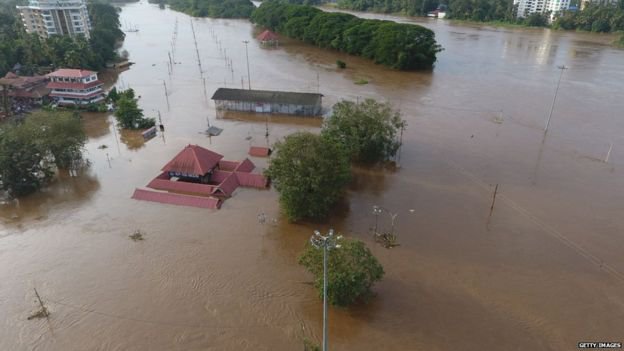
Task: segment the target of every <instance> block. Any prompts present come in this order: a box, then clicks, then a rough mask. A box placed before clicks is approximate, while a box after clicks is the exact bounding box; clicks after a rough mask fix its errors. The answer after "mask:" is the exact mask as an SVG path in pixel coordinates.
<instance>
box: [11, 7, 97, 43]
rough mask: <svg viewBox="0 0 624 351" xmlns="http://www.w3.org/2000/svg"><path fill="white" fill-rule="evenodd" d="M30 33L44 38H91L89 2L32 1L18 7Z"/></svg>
mask: <svg viewBox="0 0 624 351" xmlns="http://www.w3.org/2000/svg"><path fill="white" fill-rule="evenodd" d="M17 8H18V9H19V11H20V14H21V15H22V21H23V22H24V27H25V28H26V32H28V33H36V34H38V35H39V36H40V37H42V38H48V37H50V36H53V35H69V36H76V35H84V36H85V37H86V38H87V39H88V38H89V31H90V30H91V22H90V21H89V13H88V11H87V0H30V1H29V3H28V6H17Z"/></svg>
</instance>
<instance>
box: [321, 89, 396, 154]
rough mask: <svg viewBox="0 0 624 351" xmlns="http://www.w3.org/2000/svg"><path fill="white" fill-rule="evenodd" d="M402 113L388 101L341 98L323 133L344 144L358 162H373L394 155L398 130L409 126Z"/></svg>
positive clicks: (333, 141) (324, 135)
mask: <svg viewBox="0 0 624 351" xmlns="http://www.w3.org/2000/svg"><path fill="white" fill-rule="evenodd" d="M406 125H407V124H406V122H405V121H404V120H403V119H401V114H400V113H399V112H398V111H395V110H394V109H393V108H392V106H391V105H390V104H389V103H380V102H377V101H375V100H373V99H366V100H364V101H362V102H360V103H354V102H353V101H341V102H339V103H337V104H335V105H334V106H333V113H332V115H331V116H330V117H329V118H328V119H326V120H325V123H324V125H323V130H322V132H321V133H322V135H323V137H324V138H326V139H328V140H331V142H332V143H339V144H341V145H342V146H343V147H344V148H345V149H346V150H347V151H348V153H349V156H350V157H351V160H353V161H355V162H364V163H374V162H381V161H386V160H388V159H389V158H391V157H393V156H394V155H395V154H396V152H397V150H398V148H399V146H400V145H399V141H398V140H397V139H398V138H397V137H398V133H399V131H400V130H401V128H404V127H405V126H406Z"/></svg>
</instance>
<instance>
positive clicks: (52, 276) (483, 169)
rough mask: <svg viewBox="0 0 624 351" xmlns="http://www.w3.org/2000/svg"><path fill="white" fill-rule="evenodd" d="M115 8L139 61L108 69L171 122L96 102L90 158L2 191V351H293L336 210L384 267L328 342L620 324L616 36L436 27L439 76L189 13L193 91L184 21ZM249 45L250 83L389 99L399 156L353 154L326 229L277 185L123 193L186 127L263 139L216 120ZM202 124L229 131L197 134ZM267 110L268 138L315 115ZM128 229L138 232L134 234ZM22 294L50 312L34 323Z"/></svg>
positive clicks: (242, 146) (535, 346)
mask: <svg viewBox="0 0 624 351" xmlns="http://www.w3.org/2000/svg"><path fill="white" fill-rule="evenodd" d="M121 16H122V23H125V22H130V23H132V25H133V26H136V27H137V28H139V29H140V32H138V33H128V35H127V38H126V40H125V43H124V48H125V49H126V50H128V52H129V54H130V57H131V60H132V61H133V62H136V64H135V65H134V66H132V69H130V70H128V71H125V72H123V73H121V74H120V76H119V79H118V80H117V81H116V83H115V84H116V85H117V86H118V87H132V88H134V89H135V90H136V91H137V94H138V95H140V96H141V99H140V105H141V107H142V108H143V109H144V110H145V112H146V113H147V114H149V115H152V116H155V115H156V112H155V110H160V112H161V114H162V119H163V123H164V124H165V127H166V133H165V134H164V136H163V137H158V138H156V139H153V140H151V141H149V142H147V143H143V142H141V140H140V138H138V137H137V135H132V133H120V132H119V131H117V130H116V129H115V124H114V121H113V119H112V118H111V117H110V116H106V115H98V114H90V115H85V117H84V125H85V128H86V130H87V133H88V135H89V143H88V145H87V157H88V158H89V159H90V160H91V162H92V166H91V170H90V171H89V172H88V173H87V174H84V175H81V176H79V177H69V176H62V177H60V178H59V179H58V180H57V181H56V182H55V183H54V184H52V185H51V186H50V187H49V188H48V189H46V190H45V191H43V192H41V193H39V194H37V195H34V196H31V197H28V198H24V199H21V201H20V202H19V204H16V203H11V204H5V205H3V206H2V207H1V208H0V220H1V228H0V349H1V350H300V349H301V348H302V346H301V345H302V343H301V340H302V338H303V337H304V336H305V337H308V338H311V339H313V340H319V339H320V336H321V316H322V313H321V301H320V300H319V298H318V296H317V294H316V293H315V291H314V290H313V289H312V287H311V286H310V285H309V284H308V283H309V282H310V281H311V278H310V276H309V275H308V274H307V273H306V272H305V271H304V269H302V268H301V267H299V266H298V265H297V264H296V257H297V255H298V253H299V252H300V250H301V248H302V247H303V245H304V243H305V242H306V240H307V239H308V237H309V236H310V235H311V234H312V231H313V230H314V229H317V228H318V229H321V230H327V229H328V228H329V227H333V228H336V229H338V230H340V231H341V232H343V233H345V234H346V235H349V236H352V237H355V238H358V239H361V240H364V241H366V242H367V243H368V245H369V246H370V247H371V249H372V250H373V252H374V253H375V255H377V257H378V258H379V259H380V260H381V262H382V264H383V265H384V267H385V270H386V276H385V278H384V280H383V281H382V282H380V283H379V284H378V285H376V287H375V292H376V293H377V296H376V297H375V298H374V299H373V300H372V301H371V302H370V303H369V304H368V305H362V306H356V307H352V308H349V309H336V308H332V309H331V310H330V319H329V322H330V328H329V330H330V345H331V347H332V350H572V349H575V348H576V345H577V343H578V342H580V341H624V332H623V330H624V328H623V326H624V294H623V292H624V255H622V248H624V216H622V210H623V207H624V206H623V204H624V177H622V173H621V172H622V171H624V169H623V166H624V118H623V115H622V111H623V110H624V99H622V90H623V89H622V88H623V84H624V51H622V50H618V49H614V48H612V47H611V46H609V42H610V41H611V40H612V39H613V37H612V36H600V35H592V34H582V33H568V32H556V31H550V30H543V29H535V30H534V29H505V28H493V27H489V26H466V25H455V24H452V23H450V22H447V21H437V22H436V21H426V22H422V24H423V25H425V26H427V27H429V28H431V29H433V30H434V31H435V32H436V36H437V39H438V41H439V42H440V44H442V45H443V46H444V48H445V50H444V51H443V52H441V53H440V55H439V61H438V63H437V65H436V68H435V70H434V71H433V72H422V73H406V72H395V71H392V70H389V69H386V68H384V67H381V66H377V65H374V64H373V63H371V62H369V61H366V60H362V59H359V58H355V57H350V56H346V55H342V54H339V53H335V52H331V51H325V50H320V49H317V48H315V47H311V46H308V45H304V44H302V43H298V42H294V41H291V40H286V39H285V40H283V43H282V45H281V46H280V47H279V48H277V49H273V50H267V49H263V48H261V47H260V46H259V45H258V43H257V42H256V41H255V40H254V34H255V33H257V30H256V29H254V27H253V26H252V25H251V24H250V23H249V22H247V21H244V20H213V19H194V20H193V23H194V26H195V30H196V32H197V37H198V46H199V52H200V55H201V58H202V67H203V70H204V75H205V77H206V78H207V79H206V86H207V97H208V99H206V98H205V97H204V93H203V84H202V82H201V81H200V79H199V78H198V76H199V71H198V65H197V60H196V53H195V49H194V46H193V41H192V35H191V26H190V21H191V20H190V18H189V17H188V16H186V15H184V14H181V13H177V12H173V11H169V10H160V9H158V7H157V6H155V5H149V4H147V3H135V4H129V5H124V6H123V11H122V13H121ZM363 16H366V17H375V18H392V19H396V20H401V21H405V19H403V18H395V17H387V16H380V15H370V14H366V15H363ZM176 20H177V21H178V32H179V33H178V38H177V41H176V43H175V61H176V65H175V66H174V68H173V73H172V74H171V75H169V74H168V69H167V65H166V62H167V60H168V58H167V52H168V51H169V50H171V38H172V35H173V30H174V26H175V22H176ZM213 32H214V34H215V35H216V37H217V38H218V40H220V41H221V45H222V47H223V49H224V51H225V52H226V53H225V54H226V55H227V56H228V57H229V58H231V59H232V62H233V72H232V71H231V70H228V69H227V67H226V64H225V60H224V59H223V54H222V53H221V52H220V51H219V49H218V46H217V44H216V43H215V40H214V39H213V36H212V33H213ZM243 40H250V41H251V42H250V44H249V57H250V66H251V67H250V69H251V86H252V87H253V88H262V89H278V90H295V91H313V92H314V91H316V90H317V89H318V90H319V91H320V92H321V93H322V94H324V95H325V99H324V105H325V106H326V107H330V106H331V105H332V104H333V103H335V102H337V101H339V100H340V99H343V98H346V99H353V100H356V99H359V98H367V97H372V98H376V99H381V100H388V101H390V102H392V103H393V104H395V105H396V106H397V107H400V109H401V111H402V112H403V115H404V116H405V118H406V119H407V121H408V123H409V127H408V129H407V130H406V131H405V134H404V136H403V141H404V147H403V149H402V152H401V158H400V165H401V167H400V168H399V169H398V170H395V171H390V170H376V169H356V170H355V171H354V174H355V181H354V183H353V185H352V186H351V188H350V189H349V191H348V194H347V196H346V198H345V200H344V201H343V203H342V204H341V205H340V206H339V208H338V209H337V210H336V213H335V214H334V215H333V216H332V218H331V219H330V220H329V221H328V223H327V224H323V225H317V224H289V223H288V222H286V221H285V220H284V218H283V217H282V216H281V215H280V214H279V208H278V204H277V194H276V193H275V191H274V190H268V191H255V190H251V189H243V188H240V189H239V190H237V191H236V193H235V195H234V196H233V197H232V198H231V199H229V200H227V201H226V202H225V204H224V206H223V208H222V209H221V210H219V211H208V210H204V209H196V208H188V207H178V206H170V205H164V204H157V203H149V202H140V201H135V200H132V199H130V196H131V194H132V192H133V190H134V189H135V187H142V186H144V185H145V184H146V183H147V182H148V181H149V180H150V179H152V178H153V177H154V176H155V175H157V174H158V172H159V169H160V168H161V167H162V165H163V164H164V163H165V162H167V161H168V160H169V159H170V158H171V157H172V156H174V155H175V154H176V153H177V152H178V151H179V150H180V148H182V147H183V146H185V145H186V144H188V143H197V144H200V145H202V146H205V147H208V148H210V149H212V150H215V151H217V152H220V153H222V154H224V155H225V156H226V158H227V159H233V160H237V159H243V158H244V157H246V152H247V149H248V147H249V145H250V144H251V145H266V142H267V141H266V140H265V138H264V134H265V121H264V119H263V118H262V117H260V118H258V116H255V117H254V116H245V115H239V116H231V115H230V116H227V118H219V119H217V118H215V110H214V106H213V104H212V102H211V101H209V98H210V96H211V95H212V93H213V92H214V91H215V89H216V88H218V87H220V86H224V85H226V86H228V87H239V86H241V77H243V79H244V80H245V84H246V83H247V81H246V77H245V76H246V64H245V46H244V44H243V43H242V41H243ZM338 58H340V59H341V60H343V61H345V62H347V67H348V68H347V69H345V70H337V69H336V68H335V61H336V59H338ZM562 64H565V65H566V66H568V67H569V69H567V70H566V71H565V72H564V74H563V78H562V81H561V87H560V89H559V96H558V99H557V102H556V104H555V106H554V112H553V116H552V122H551V124H550V129H549V132H548V134H547V136H546V137H545V138H544V133H543V127H544V123H545V121H546V117H547V115H548V112H549V110H550V106H551V102H552V99H553V95H554V93H555V87H556V83H557V79H558V77H559V70H558V69H557V66H558V65H562ZM317 75H318V79H317ZM360 78H364V79H366V80H368V81H369V83H368V84H367V85H356V84H354V81H356V80H358V79H360ZM110 79H113V81H114V77H112V78H110ZM163 80H164V81H165V83H166V85H167V89H168V95H169V97H168V99H169V106H170V107H169V108H168V107H167V100H166V98H165V94H164V88H163ZM207 118H210V122H211V123H212V124H214V125H216V126H218V127H220V128H223V129H224V131H223V133H222V134H221V135H220V136H218V137H213V138H212V139H208V138H207V137H206V136H205V135H204V134H202V132H203V131H204V130H205V129H206V127H207V121H206V119H207ZM268 125H269V132H270V137H269V142H270V143H273V142H274V141H276V140H278V139H279V138H281V137H283V136H285V135H287V134H290V133H292V132H295V131H297V130H310V131H316V132H317V131H318V127H319V122H318V121H311V120H300V119H296V118H284V117H280V118H276V117H271V119H270V121H269V124H268ZM101 145H106V146H107V147H106V148H100V147H101ZM611 146H612V151H611V153H610V156H609V159H608V160H607V162H605V159H606V157H607V156H606V155H607V152H608V150H609V148H610V147H611ZM253 161H254V162H255V163H256V164H257V165H258V167H259V169H263V168H264V167H266V165H267V163H266V160H264V159H255V158H254V159H253ZM496 184H499V188H498V196H497V200H496V206H495V208H494V211H493V214H492V218H491V219H490V221H489V223H488V214H489V210H490V204H491V197H492V193H493V189H494V186H495V185H496ZM373 205H381V206H384V207H386V208H388V209H389V210H391V211H393V212H397V213H398V219H397V231H398V233H399V242H400V244H401V246H399V247H397V248H395V249H392V250H386V249H384V248H382V247H380V246H378V245H375V244H374V243H373V242H372V240H371V237H370V234H369V229H370V227H371V226H372V225H373V223H374V218H373V216H372V213H371V212H372V211H371V209H372V206H373ZM262 212H264V213H266V214H267V217H268V218H269V220H268V221H267V222H266V223H265V224H260V223H259V222H258V220H257V215H258V214H259V213H262ZM380 225H382V226H385V227H386V228H387V227H388V226H389V225H390V223H389V218H388V217H387V216H382V217H380ZM136 229H141V230H142V231H143V232H145V233H146V235H145V240H144V241H142V242H134V241H132V240H130V239H129V238H128V235H129V234H131V233H132V232H134V231H135V230H136ZM33 288H37V290H38V292H39V294H40V295H41V297H42V299H43V300H44V302H45V303H46V304H47V306H48V308H49V310H50V312H51V316H50V318H49V320H45V319H40V320H31V321H28V320H27V319H26V318H27V317H28V316H29V315H30V313H32V312H33V311H35V310H36V309H37V304H36V302H35V299H36V298H35V294H34V291H33Z"/></svg>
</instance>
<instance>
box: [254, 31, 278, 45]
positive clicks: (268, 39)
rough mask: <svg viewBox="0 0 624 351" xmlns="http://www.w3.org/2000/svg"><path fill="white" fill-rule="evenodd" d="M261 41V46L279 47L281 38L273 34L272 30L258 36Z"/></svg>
mask: <svg viewBox="0 0 624 351" xmlns="http://www.w3.org/2000/svg"><path fill="white" fill-rule="evenodd" d="M256 39H258V40H259V41H260V44H262V45H266V46H277V45H279V38H278V36H277V34H275V33H273V32H271V31H270V30H268V29H267V30H265V31H264V32H262V33H260V34H258V36H257V37H256Z"/></svg>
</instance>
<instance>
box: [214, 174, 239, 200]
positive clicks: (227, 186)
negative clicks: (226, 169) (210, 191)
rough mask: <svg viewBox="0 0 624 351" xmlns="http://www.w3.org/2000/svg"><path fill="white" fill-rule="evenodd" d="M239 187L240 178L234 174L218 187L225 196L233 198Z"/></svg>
mask: <svg viewBox="0 0 624 351" xmlns="http://www.w3.org/2000/svg"><path fill="white" fill-rule="evenodd" d="M238 186H239V184H238V178H237V177H236V175H235V174H234V173H230V176H229V177H227V178H225V180H224V181H223V182H221V184H219V185H218V189H219V190H221V192H222V193H223V195H225V196H231V195H232V193H233V192H234V190H236V188H238ZM215 194H216V193H215Z"/></svg>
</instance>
